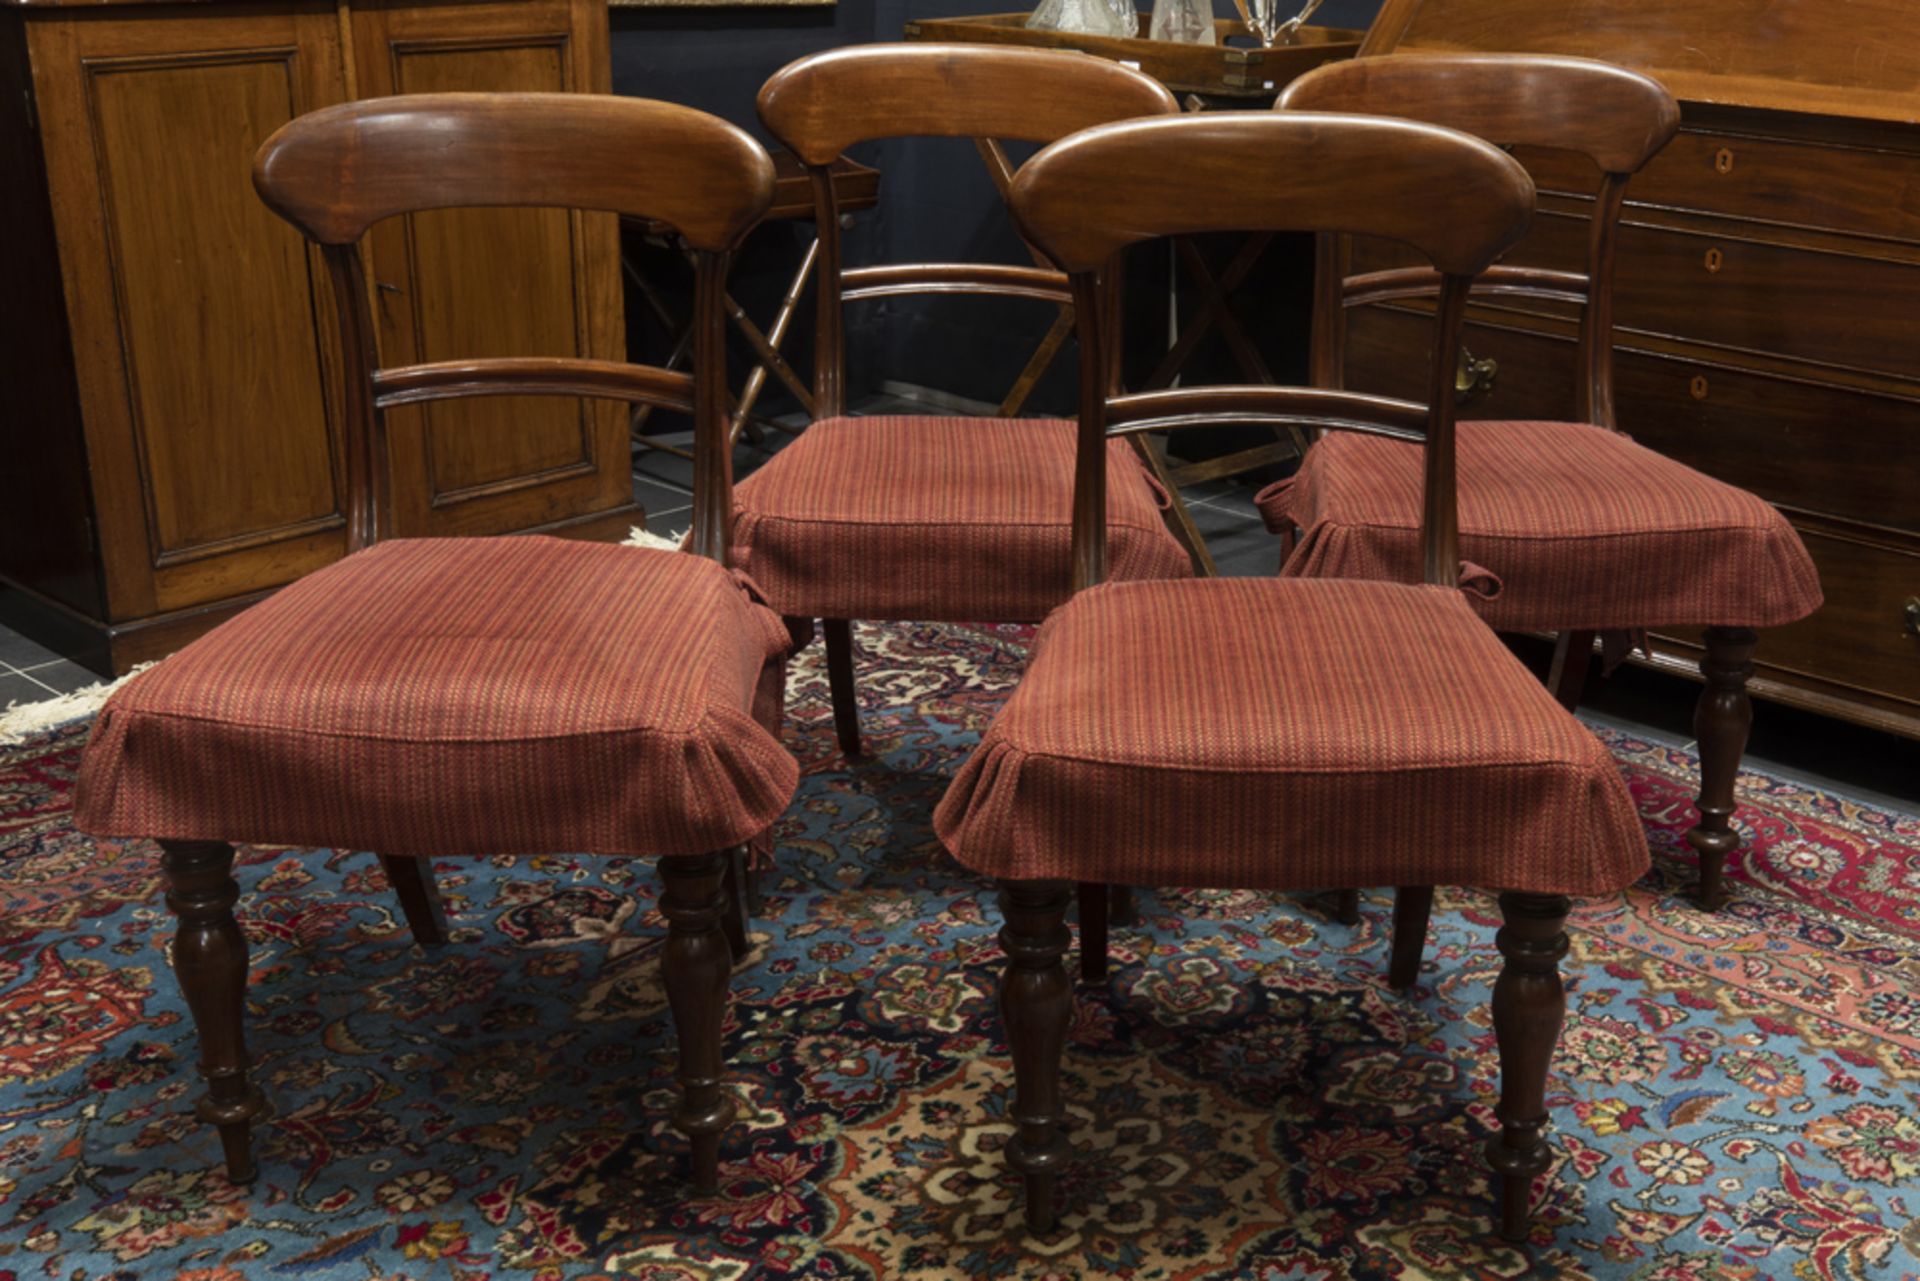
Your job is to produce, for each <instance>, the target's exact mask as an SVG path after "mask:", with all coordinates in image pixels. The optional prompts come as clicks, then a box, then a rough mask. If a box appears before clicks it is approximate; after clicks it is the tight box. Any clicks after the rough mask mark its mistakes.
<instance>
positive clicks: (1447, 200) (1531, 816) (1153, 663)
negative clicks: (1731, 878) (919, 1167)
mask: <svg viewBox="0 0 1920 1281" xmlns="http://www.w3.org/2000/svg"><path fill="white" fill-rule="evenodd" d="M1533 201H1534V190H1533V184H1532V182H1531V181H1530V180H1529V179H1528V177H1527V175H1526V171H1525V170H1523V169H1522V168H1521V167H1520V166H1519V165H1518V164H1517V163H1516V162H1515V161H1514V160H1513V159H1512V158H1511V157H1509V156H1507V155H1505V154H1503V153H1502V152H1500V151H1498V150H1496V149H1495V148H1493V147H1491V146H1489V145H1487V144H1486V143H1484V142H1481V141H1479V140H1478V139H1475V138H1471V137H1469V136H1467V135H1465V134H1462V133H1456V132H1454V131H1451V130H1446V129H1438V128H1433V127H1431V126H1425V125H1418V124H1412V123H1408V122H1405V121H1397V120H1385V119H1378V118H1370V117H1364V116H1337V115H1309V114H1292V113H1265V112H1259V113H1233V114H1227V113H1222V114H1218V115H1214V114H1209V115H1203V116H1197V117H1190V118H1187V119H1180V120H1153V121H1137V122H1131V123H1126V124H1119V125H1109V126H1103V127H1101V128H1097V129H1091V130H1088V131H1086V132H1084V133H1081V134H1078V135H1075V136H1074V137H1072V138H1068V139H1066V140H1064V141H1062V142H1059V143H1056V144H1054V145H1053V146H1051V147H1049V148H1047V149H1046V150H1044V151H1042V152H1041V153H1040V154H1039V155H1038V156H1036V157H1034V158H1033V159H1032V160H1030V161H1029V162H1028V163H1027V166H1026V168H1025V169H1023V170H1022V171H1021V173H1020V175H1019V177H1018V178H1016V179H1015V181H1014V185H1013V206H1014V210H1015V213H1016V216H1017V218H1018V220H1019V223H1020V226H1021V229H1022V231H1023V232H1024V233H1025V234H1026V236H1027V237H1028V239H1029V240H1031V241H1032V242H1033V243H1034V244H1035V245H1037V246H1039V247H1040V248H1041V249H1042V250H1043V251H1044V252H1045V253H1046V254H1048V256H1049V257H1050V258H1051V259H1052V260H1053V261H1054V262H1056V263H1057V264H1058V265H1060V266H1061V267H1062V268H1063V269H1065V270H1067V271H1068V272H1069V273H1071V278H1072V281H1073V286H1074V289H1075V297H1076V299H1077V300H1079V302H1080V306H1079V307H1078V308H1077V312H1076V314H1077V316H1078V321H1079V334H1080V351H1081V416H1080V424H1079V432H1080V448H1079V451H1078V454H1077V458H1078V464H1079V465H1078V467H1077V468H1076V472H1075V505H1074V529H1073V534H1074V572H1075V585H1076V587H1077V588H1078V589H1079V590H1078V591H1077V592H1076V594H1075V595H1074V596H1073V598H1072V599H1071V600H1069V601H1068V602H1067V603H1066V604H1064V605H1062V606H1061V607H1060V608H1059V609H1058V610H1056V611H1055V612H1054V613H1053V614H1052V616H1051V617H1049V618H1048V620H1047V622H1046V624H1045V625H1044V626H1043V627H1042V628H1041V630H1040V634H1039V637H1038V638H1037V640H1036V642H1035V645H1034V650H1033V654H1032V657H1031V660H1030V662H1029V665H1028V667H1027V670H1026V673H1025V674H1024V676H1023V678H1022V680H1021V682H1020V685H1019V687H1018V688H1017V689H1016V690H1015V691H1014V693H1013V695H1012V697H1011V698H1009V699H1008V701H1007V704H1006V706H1005V707H1004V708H1003V709H1002V710H1001V712H1000V713H999V714H998V715H997V716H996V717H995V718H994V721H993V723H992V724H991V725H990V726H989V727H988V729H987V731H986V733H985V735H984V736H983V738H982V741H981V744H980V747H979V749H978V750H977V751H976V752H975V753H974V754H973V756H972V757H971V758H970V759H969V760H968V761H967V763H966V764H965V765H964V766H963V767H962V768H961V770H960V772H959V775H958V776H957V777H956V778H955V780H954V782H953V785H952V786H951V788H950V789H949V790H948V792H947V794H946V795H945V797H944V798H943V799H942V800H941V802H940V805H939V807H938V809H937V810H936V812H935V815H934V826H935V830H936V831H937V832H938V834H939V836H940V839H941V840H942V841H943V842H944V843H945V844H946V846H947V848H948V849H949V850H950V851H952V853H953V855H954V857H955V858H957V859H958V860H959V861H960V862H962V863H964V864H966V865H967V866H968V867H971V868H973V869H975V870H977V871H980V872H984V873H986V874H988V875H991V876H994V877H997V878H999V880H1000V881H1001V885H1002V893H1001V903H1002V908H1003V911H1004V913H1005V917H1006V926H1005V929H1004V930H1003V931H1002V933H1001V943H1002V946H1003V948H1004V949H1005V951H1006V954H1007V965H1006V970H1005V975H1004V978H1003V980H1002V986H1001V1002H1002V1010H1003V1012H1004V1016H1005V1024H1006V1033H1007V1038H1008V1041H1009V1044H1010V1046H1011V1049H1012V1053H1013V1061H1014V1073H1015V1082H1016V1085H1015V1095H1014V1100H1013V1105H1012V1107H1011V1108H1010V1109H1009V1113H1008V1114H1009V1115H1010V1116H1011V1117H1012V1118H1014V1121H1015V1126H1016V1129H1015V1133H1014V1135H1013V1136H1012V1137H1011V1138H1010V1139H1009V1141H1008V1143H1007V1147H1006V1153H1007V1159H1008V1161H1009V1163H1010V1164H1011V1165H1012V1166H1013V1167H1014V1168H1015V1169H1016V1170H1018V1171H1019V1172H1020V1173H1021V1175H1022V1176H1023V1179H1024V1182H1025V1187H1026V1212H1027V1221H1028V1225H1029V1227H1030V1229H1031V1230H1033V1231H1035V1232H1045V1231H1048V1230H1049V1229H1050V1228H1051V1226H1052V1224H1053V1221H1054V1214H1055V1206H1054V1204H1053V1198H1054V1193H1055V1187H1056V1182H1057V1180H1058V1178H1059V1175H1060V1173H1061V1171H1062V1169H1063V1168H1064V1167H1065V1166H1066V1164H1067V1163H1068V1162H1069V1160H1070V1159H1071V1149H1070V1148H1069V1145H1068V1142H1067V1140H1066V1137H1065V1135H1064V1133H1063V1130H1062V1121H1063V1118H1064V1112H1065V1107H1064V1103H1063V1100H1062V1097H1061V1081H1060V1076H1061V1073H1060V1059H1061V1054H1062V1051H1063V1049H1064V1046H1065V1042H1066V1035H1067V1028H1068V1025H1069V1020H1070V1012H1071V1006H1072V989H1071V984H1070V982H1069V980H1068V977H1067V973H1066V969H1065V967H1064V965H1063V964H1062V959H1063V957H1064V955H1065V953H1066V950H1067V947H1068V945H1069V942H1070V937H1069V934H1068V931H1067V927H1066V923H1065V915H1066V909H1067V905H1068V902H1069V898H1070V887H1071V886H1073V885H1074V884H1075V883H1085V882H1090V881H1093V882H1108V883H1117V884H1135V885H1138V884H1148V885H1168V884H1173V885H1195V886H1217V887H1247V888H1259V889H1305V888H1345V887H1350V886H1359V885H1367V884H1373V883H1377V882H1379V881H1381V880H1383V879H1384V880H1386V881H1389V882H1411V883H1419V884H1434V883H1440V882H1444V883H1449V884H1465V885H1472V886H1484V887H1488V888H1492V889H1496V890H1499V891H1500V892H1501V893H1500V906H1501V912H1502V914H1503V917H1504V919H1505V922H1506V928H1505V929H1503V930H1502V931H1501V933H1500V944H1499V945H1500V949H1501V951H1502V953H1503V955H1504V958H1505V968H1504V970H1503V972H1502V974H1501V977H1500V979H1499V982H1498V983H1497V984H1496V985H1495V988H1494V997H1493V1022H1494V1027H1495V1030H1496V1033H1497V1035H1498V1041H1499V1048H1500V1065H1501V1097H1500V1104H1499V1108H1498V1110H1497V1119H1498V1123H1499V1128H1498V1132H1497V1133H1495V1134H1493V1135H1492V1136H1491V1137H1490V1138H1489V1140H1488V1145H1487V1155H1488V1159H1489V1162H1490V1164H1491V1166H1492V1169H1493V1171H1494V1173H1495V1175H1496V1176H1497V1178H1496V1184H1497V1193H1496V1196H1495V1197H1494V1198H1493V1200H1494V1203H1495V1204H1494V1205H1493V1206H1490V1207H1489V1208H1490V1217H1491V1218H1492V1219H1493V1220H1494V1222H1495V1223H1496V1224H1497V1226H1498V1227H1499V1230H1500V1231H1501V1232H1502V1233H1504V1234H1505V1235H1507V1236H1509V1237H1511V1238H1514V1239H1522V1238H1524V1237H1526V1236H1527V1234H1528V1233H1529V1231H1530V1230H1531V1217H1530V1205H1531V1200H1530V1198H1531V1187H1532V1183H1533V1180H1534V1179H1535V1177H1536V1176H1538V1175H1540V1174H1542V1173H1543V1172H1545V1171H1546V1170H1547V1169H1548V1168H1549V1167H1550V1165H1551V1163H1552V1152H1551V1149H1550V1148H1549V1147H1548V1145H1547V1143H1546V1141H1545V1138H1544V1137H1543V1135H1544V1130H1545V1126H1546V1124H1547V1112H1546V1103H1545V1097H1546V1095H1545V1090H1546V1083H1547V1068H1548V1062H1549V1060H1550V1058H1551V1057H1552V1051H1553V1046H1554V1042H1555V1040H1556V1038H1557V1037H1558V1035H1559V1028H1560V1023H1561V1020H1562V1017H1563V1012H1564V997H1563V995H1562V991H1561V986H1560V979H1559V975H1558V971H1557V964H1556V963H1557V961H1558V960H1559V958H1560V956H1561V955H1563V954H1564V952H1565V951H1566V947H1567V940H1566V936H1565V934H1564V932H1563V924H1564V921H1565V918H1566V915H1567V913H1568V911H1569V910H1570V902H1569V899H1568V897H1567V896H1568V895H1570V894H1611V893H1616V892H1618V891H1620V890H1621V889H1623V888H1624V887H1625V886H1627V885H1629V884H1631V883H1632V882H1633V881H1634V880H1635V879H1636V878H1637V877H1638V876H1639V875H1640V874H1641V873H1642V872H1643V871H1644V870H1645V869H1646V866H1647V862H1648V855H1647V847H1646V840H1645V837H1644V835H1643V833H1642V830H1641V827H1640V824H1639V822H1638V819H1637V816H1636V814H1635V811H1634V807H1633V804H1632V801H1631V798H1630V797H1629V796H1628V795H1627V791H1626V788H1625V785H1624V784H1623V782H1622V781H1621V778H1620V776H1619V773H1618V771H1617V770H1616V768H1615V767H1614V764H1613V762H1612V760H1611V759H1610V758H1609V756H1608V754H1607V752H1606V751H1605V750H1604V748H1603V747H1602V746H1601V744H1600V743H1599V742H1598V741H1597V740H1596V739H1595V738H1594V737H1593V736H1592V735H1591V734H1590V733H1588V732H1587V731H1586V730H1585V729H1584V728H1583V727H1582V726H1581V725H1580V724H1579V723H1578V722H1577V721H1576V720H1574V719H1573V717H1572V716H1571V715H1570V714H1569V713H1568V712H1567V711H1566V710H1565V709H1564V708H1562V707H1560V706H1559V705H1558V704H1557V703H1556V702H1555V701H1554V699H1553V697H1552V696H1551V695H1550V694H1549V693H1548V692H1547V690H1546V689H1545V688H1543V687H1542V686H1541V685H1540V683H1539V682H1538V681H1536V680H1534V679H1533V678H1532V676H1531V675H1530V674H1529V673H1528V672H1527V671H1526V669H1525V667H1524V666H1522V665H1521V664H1520V663H1519V661H1518V660H1516V659H1515V658H1514V657H1513V656H1512V655H1511V654H1510V653H1508V652H1507V650H1506V648H1505V646H1503V645H1502V644H1501V643H1500V642H1499V640H1498V639H1497V638H1496V637H1495V636H1494V634H1493V633H1492V632H1491V631H1489V630H1488V629H1487V627H1486V626H1485V625H1484V624H1483V623H1482V622H1481V621H1480V620H1479V618H1478V617H1477V616H1476V615H1475V613H1474V609H1473V606H1472V605H1470V604H1469V603H1468V601H1467V600H1466V599H1465V597H1464V595H1463V593H1462V591H1461V590H1460V588H1459V586H1458V584H1459V582H1460V581H1461V579H1462V577H1463V574H1464V572H1465V569H1466V567H1464V566H1463V564H1462V562H1461V559H1460V553H1459V547H1458V542H1457V538H1456V535H1455V516H1454V492H1453V475H1454V457H1453V446H1454V434H1453V433H1454V418H1453V368H1454V362H1455V359H1456V357H1457V353H1458V349H1459V334H1460V326H1461V322H1462V317H1463V314H1464V310H1465V303H1466V295H1467V286H1468V282H1469V280H1470V279H1471V278H1472V276H1473V275H1474V274H1475V273H1477V272H1478V271H1480V270H1481V269H1483V268H1484V267H1486V266H1487V264H1488V263H1490V262H1492V261H1493V260H1494V259H1495V257H1497V256H1498V255H1499V254H1500V253H1501V252H1502V251H1504V250H1505V249H1506V248H1507V247H1509V246H1510V245H1512V244H1513V243H1514V242H1515V241H1516V240H1517V239H1518V238H1519V237H1520V235H1521V234H1522V233H1523V232H1524V230H1525V228H1526V226H1527V223H1528V220H1529V218H1530V216H1531V213H1532V210H1533ZM1330 227H1331V228H1340V229H1342V230H1349V231H1353V232H1356V233H1361V234H1369V235H1378V236H1384V237H1389V238H1392V239H1395V240H1398V241H1400V242H1402V243H1404V244H1407V245H1409V246H1411V247H1412V248H1413V249H1414V250H1416V251H1418V252H1419V253H1421V254H1422V255H1423V256H1425V257H1426V258H1427V259H1428V260H1429V261H1430V262H1432V264H1433V265H1434V267H1435V268H1436V269H1437V270H1438V271H1439V272H1440V273H1441V280H1442V287H1441V292H1440V298H1439V303H1438V308H1437V312H1436V320H1435V338H1434V343H1433V355H1432V365H1431V368H1430V370H1429V383H1428V385H1429V387H1430V398H1429V401H1428V403H1427V404H1424V405H1422V404H1416V403H1411V402H1406V401H1399V400H1391V399H1388V398H1385V397H1379V396H1368V395H1361V394H1357V393H1350V392H1343V391H1335V390H1324V389H1318V388H1298V387H1262V386H1232V387H1196V388H1182V389H1180V390H1176V391H1160V392H1147V393H1138V394H1132V395H1126V394H1115V395H1109V394H1108V390H1109V384H1108V382H1107V379H1106V375H1105V367H1104V365H1103V363H1102V361H1103V358H1104V356H1105V354H1106V352H1107V350H1108V349H1107V348H1106V345H1105V344H1106V343H1107V342H1108V341H1109V336H1108V334H1107V333H1105V332H1103V326H1102V324H1101V321H1100V315H1101V309H1100V306H1099V305H1098V290H1099V287H1100V286H1099V284H1098V283H1097V282H1098V280H1099V278H1100V273H1102V271H1103V270H1105V269H1109V268H1110V267H1111V265H1112V264H1113V262H1114V261H1115V259H1116V258H1117V256H1118V255H1119V254H1120V253H1121V252H1122V251H1123V250H1124V249H1126V248H1127V247H1128V246H1130V245H1133V244H1136V243H1138V242H1140V241H1143V240H1147V239H1150V238H1153V237H1158V236H1168V235H1183V234H1189V233H1195V232H1210V231H1261V232H1278V231H1325V230H1326V229H1328V228H1330ZM1225 422H1253V423H1257V424H1260V425H1263V426H1305V427H1310V428H1319V429H1326V430H1341V431H1353V432H1366V433H1373V434H1375V435H1381V436H1386V437H1390V438H1393V439H1397V440H1409V441H1414V442H1417V444H1415V445H1414V447H1415V448H1417V449H1419V450H1420V451H1421V453H1422V456H1423V461H1424V480H1425V484H1424V502H1423V504H1422V522H1421V526H1420V542H1421V552H1422V562H1423V566H1424V569H1423V575H1422V577H1423V579H1424V582H1421V583H1416V584H1403V583H1395V582H1366V581H1348V580H1307V579H1275V580H1246V579H1191V580H1187V581H1173V582H1151V583H1141V582H1135V583H1103V582H1102V581H1101V579H1102V577H1103V573H1104V570H1105V566H1106V551H1107V549H1106V539H1105V528H1106V522H1105V519H1104V517H1105V512H1104V506H1105V503H1104V497H1105V496H1104V494H1103V493H1102V492H1101V491H1102V481H1103V478H1104V469H1103V468H1102V467H1100V466H1099V465H1098V464H1099V462H1100V461H1101V460H1102V459H1103V457H1104V448H1105V444H1106V441H1107V439H1108V438H1109V436H1110V435H1111V434H1125V433H1129V432H1138V431H1146V430H1158V429H1163V428H1176V427H1186V426H1201V425H1211V424H1216V423H1225ZM1084 928H1085V923H1084V920H1083V931H1084ZM1082 946H1083V948H1084V947H1088V946H1101V944H1099V943H1098V942H1090V941H1089V940H1088V939H1087V938H1085V937H1084V934H1083V939H1082ZM1411 1141H1416V1142H1417V1141H1418V1139H1417V1138H1416V1139H1413V1140H1411ZM1472 1182H1473V1181H1472V1179H1471V1177H1470V1176H1463V1179H1462V1187H1463V1188H1466V1187H1471V1186H1472Z"/></svg>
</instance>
